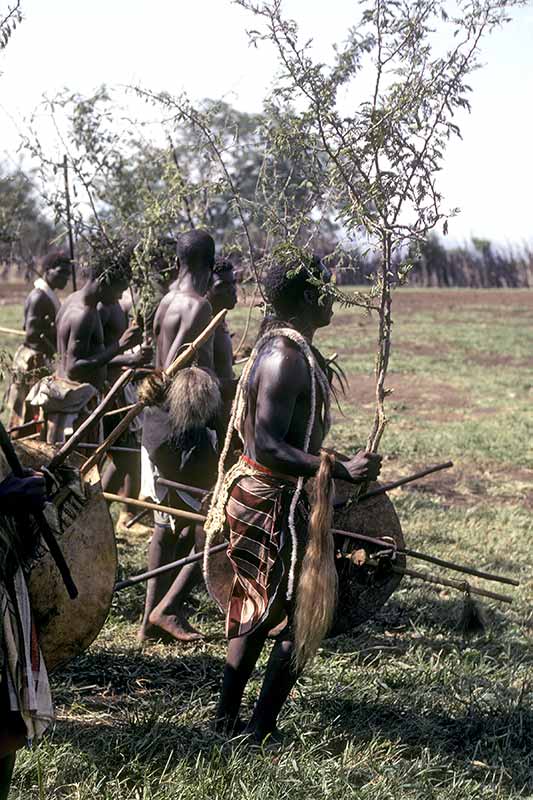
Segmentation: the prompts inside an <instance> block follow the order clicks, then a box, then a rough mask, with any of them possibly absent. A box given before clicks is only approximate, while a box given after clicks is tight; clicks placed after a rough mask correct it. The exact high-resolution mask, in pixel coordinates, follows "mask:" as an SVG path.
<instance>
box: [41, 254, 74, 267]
mask: <svg viewBox="0 0 533 800" xmlns="http://www.w3.org/2000/svg"><path fill="white" fill-rule="evenodd" d="M70 264H71V261H70V256H69V254H68V253H67V252H66V251H65V250H51V251H50V252H49V253H47V254H46V256H45V257H44V258H43V270H44V271H45V272H48V270H49V269H54V268H55V267H70Z"/></svg>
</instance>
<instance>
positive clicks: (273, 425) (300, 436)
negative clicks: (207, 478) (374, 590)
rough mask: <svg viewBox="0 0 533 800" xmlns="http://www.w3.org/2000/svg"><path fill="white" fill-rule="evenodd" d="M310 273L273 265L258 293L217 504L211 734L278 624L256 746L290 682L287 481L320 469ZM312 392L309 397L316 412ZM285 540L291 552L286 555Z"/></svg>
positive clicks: (293, 568) (326, 299)
mask: <svg viewBox="0 0 533 800" xmlns="http://www.w3.org/2000/svg"><path fill="white" fill-rule="evenodd" d="M309 277H312V278H320V279H321V280H322V281H323V282H324V284H327V282H328V281H329V280H330V275H329V272H328V270H327V269H326V268H325V267H324V266H323V265H322V264H321V262H320V261H319V260H318V259H306V260H305V262H304V263H302V264H293V265H290V266H289V267H287V266H282V265H279V266H274V267H272V268H271V269H270V271H269V272H268V274H267V275H266V277H265V280H264V290H265V294H266V297H267V300H268V301H269V303H270V304H271V305H272V307H273V309H274V312H275V317H274V318H273V319H272V320H271V321H270V322H269V324H268V325H267V326H264V328H263V336H262V337H261V338H260V341H259V343H258V346H257V347H258V350H257V351H256V356H255V357H254V361H253V362H251V363H250V372H249V373H245V376H244V379H243V382H242V384H241V387H240V388H241V389H242V391H243V392H244V395H243V397H244V402H245V405H244V418H241V420H236V423H237V427H238V428H240V431H241V435H242V436H243V443H244V455H243V457H242V459H241V462H239V465H237V467H234V468H233V470H234V471H233V472H232V476H233V477H232V482H231V484H230V485H229V498H228V500H227V503H226V505H225V516H226V520H227V524H228V526H229V528H230V548H229V550H228V555H229V557H230V560H231V563H232V566H233V570H234V574H235V579H234V582H233V585H232V590H231V596H230V601H229V607H228V613H227V620H226V632H227V636H228V638H229V646H228V656H227V662H226V668H225V671H224V677H223V684H222V691H221V696H220V701H219V706H218V713H217V726H218V727H219V729H221V730H226V731H235V730H239V729H240V728H241V729H242V725H241V723H240V721H239V718H238V715H239V710H240V706H241V701H242V697H243V692H244V689H245V687H246V684H247V682H248V680H249V678H250V676H251V674H252V672H253V669H254V667H255V665H256V662H257V659H258V658H259V655H260V653H261V651H262V649H263V647H264V645H265V642H266V638H267V635H268V632H269V631H270V630H272V629H274V628H276V627H278V626H280V625H281V626H283V628H282V631H281V633H279V635H278V636H277V639H276V641H275V643H274V646H273V649H272V651H271V654H270V658H269V661H268V665H267V669H266V673H265V678H264V681H263V685H262V688H261V692H260V695H259V698H258V700H257V703H256V706H255V709H254V712H253V716H252V719H251V721H250V723H249V725H248V727H247V730H248V733H249V734H250V735H251V736H252V737H253V738H254V739H256V740H258V741H263V740H264V739H265V738H266V737H273V738H276V735H277V727H276V724H277V718H278V714H279V712H280V710H281V708H282V706H283V704H284V703H285V701H286V699H287V697H288V695H289V692H290V691H291V689H292V687H293V686H294V684H295V681H296V679H297V677H298V672H297V670H296V668H295V665H294V659H293V654H294V635H293V626H292V622H293V612H294V605H293V604H294V601H293V600H292V597H291V598H290V599H288V597H289V594H290V590H289V585H290V584H291V581H295V590H296V591H297V589H298V575H299V565H300V564H301V561H302V558H303V552H302V551H304V550H305V542H306V536H307V512H306V508H307V502H306V498H305V492H302V494H301V495H300V500H299V501H298V502H297V505H296V507H294V506H293V499H294V497H295V492H297V491H299V490H297V485H296V483H295V482H296V479H298V478H300V477H303V478H310V477H312V476H314V475H316V473H317V471H318V469H319V466H320V464H321V458H320V455H319V451H320V448H321V446H322V442H323V439H324V436H325V433H326V428H327V417H328V414H327V407H328V405H329V403H328V398H329V386H328V379H326V378H325V376H326V375H327V366H326V363H325V361H324V359H323V358H322V356H321V355H320V353H319V352H318V351H317V350H316V348H314V347H313V346H312V341H313V337H314V334H315V332H316V331H317V329H319V328H321V327H324V326H326V325H328V324H329V322H330V320H331V316H332V302H333V301H332V299H331V297H330V296H329V295H328V294H327V293H326V294H325V295H324V296H323V297H322V298H321V297H320V291H319V289H318V288H317V287H316V286H315V285H313V283H311V282H310V281H309ZM278 331H279V332H278ZM328 377H329V376H328ZM313 385H314V390H313ZM239 391H240V390H239ZM312 391H316V407H315V408H313V407H312V404H311V397H312ZM313 419H314V423H313ZM311 424H312V431H311V435H310V437H309V436H308V426H309V425H311ZM308 439H309V440H308ZM380 461H381V457H380V456H375V455H371V454H369V453H365V452H362V453H358V454H357V455H356V456H354V457H352V458H351V459H350V460H348V461H346V462H344V463H342V462H340V461H335V463H334V465H333V473H332V474H333V477H336V478H342V479H343V480H348V481H353V482H354V483H358V482H359V483H360V482H362V481H366V480H373V479H375V478H376V476H377V475H378V473H379V469H380ZM235 470H237V472H235ZM239 470H240V472H239ZM220 496H221V497H222V498H224V495H223V494H221V495H220ZM296 497H298V495H296ZM222 508H224V506H222ZM210 517H211V511H210ZM294 540H296V542H297V553H293V541H294ZM293 556H294V560H293Z"/></svg>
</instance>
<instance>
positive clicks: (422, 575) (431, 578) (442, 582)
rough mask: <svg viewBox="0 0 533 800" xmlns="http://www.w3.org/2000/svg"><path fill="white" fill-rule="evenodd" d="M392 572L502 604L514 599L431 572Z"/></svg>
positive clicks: (404, 570) (395, 570) (397, 568)
mask: <svg viewBox="0 0 533 800" xmlns="http://www.w3.org/2000/svg"><path fill="white" fill-rule="evenodd" d="M391 569H392V571H393V572H395V573H396V574H397V575H407V576H408V577H409V578H418V579H419V580H421V581H425V582H426V583H433V584H435V586H449V587H451V588H452V589H458V590H459V591H461V592H469V593H470V594H478V595H480V597H490V599H491V600H499V601H500V602H501V603H509V604H510V603H512V602H513V598H512V597H509V595H508V594H497V593H496V592H489V591H488V590H487V589H478V588H477V586H472V585H471V584H470V583H468V581H454V580H451V579H450V578H437V577H436V576H435V575H432V574H431V573H430V572H419V571H418V570H414V569H401V568H400V567H394V566H393V567H391Z"/></svg>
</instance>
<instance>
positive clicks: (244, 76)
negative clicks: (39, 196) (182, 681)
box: [0, 0, 533, 243]
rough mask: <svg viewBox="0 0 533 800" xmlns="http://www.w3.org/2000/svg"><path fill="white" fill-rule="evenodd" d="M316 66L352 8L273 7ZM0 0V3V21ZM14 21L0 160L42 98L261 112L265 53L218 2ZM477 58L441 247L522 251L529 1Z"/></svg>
mask: <svg viewBox="0 0 533 800" xmlns="http://www.w3.org/2000/svg"><path fill="white" fill-rule="evenodd" d="M284 5H285V8H286V10H287V12H288V14H289V15H290V16H292V17H294V18H295V19H297V20H298V22H299V23H300V25H301V29H302V33H303V34H304V35H305V36H306V37H313V39H314V42H315V49H316V53H317V55H318V56H319V57H320V58H321V59H324V60H327V59H328V57H329V54H330V52H331V45H332V44H333V42H335V41H340V40H342V39H343V37H344V35H345V31H346V29H347V27H348V26H349V25H350V24H352V23H353V21H354V20H355V19H356V15H357V2H356V0H328V2H327V3H322V2H321V3H318V2H316V0H285V4H284ZM5 7H6V0H0V10H4V9H5ZM22 7H23V13H24V16H25V19H24V21H23V23H22V24H21V25H20V27H19V28H18V29H17V30H16V31H15V33H14V35H13V37H12V39H11V41H10V43H9V45H8V47H7V48H6V50H5V51H4V53H3V55H2V56H1V57H0V71H1V72H2V73H3V74H2V75H1V77H0V126H1V130H2V139H1V140H0V158H1V157H2V154H4V155H5V156H6V157H16V156H15V152H16V148H17V142H18V134H17V129H20V130H22V129H24V118H25V117H27V116H28V115H29V114H30V113H31V112H32V110H33V109H34V108H35V106H36V105H37V104H38V103H39V100H40V98H41V96H42V95H43V93H46V94H47V95H48V96H52V95H54V94H55V93H56V92H57V91H58V90H60V89H61V88H63V87H64V86H68V87H69V88H71V89H72V90H76V91H79V92H82V93H86V92H87V93H88V92H90V91H92V90H93V89H94V88H95V87H97V86H98V85H100V84H101V83H106V84H108V85H110V86H113V85H118V84H137V83H141V84H142V85H143V86H145V87H148V88H152V89H155V90H162V89H165V90H168V91H170V92H173V93H178V92H179V91H181V90H185V91H186V92H187V93H188V94H189V95H190V96H191V97H192V98H193V99H201V98H204V97H211V98H219V97H224V98H225V99H227V100H228V102H231V103H233V104H234V105H236V106H237V107H238V108H240V109H242V110H248V111H258V110H260V109H261V102H262V98H263V96H264V94H265V91H266V90H267V89H268V87H269V85H270V82H271V80H272V77H273V75H274V73H275V70H276V61H275V55H274V52H273V50H271V49H270V47H269V46H268V45H263V46H261V47H260V48H259V49H255V48H252V47H250V46H249V44H248V38H247V35H246V28H250V27H257V24H256V21H255V20H254V19H253V18H252V17H251V16H250V15H249V14H247V13H246V12H244V11H243V10H242V9H240V8H239V7H237V6H235V5H234V4H233V3H231V2H230V0H194V2H187V1H186V0H91V2H82V0H22ZM513 16H514V18H513V21H512V22H511V23H509V24H508V25H506V26H505V27H504V28H503V29H501V30H499V31H497V32H496V33H495V34H494V35H493V36H492V37H491V38H490V39H488V40H487V41H486V42H485V44H484V46H483V49H482V60H483V61H484V62H485V63H486V66H485V67H484V68H483V69H482V70H480V71H478V72H477V73H475V74H474V76H473V77H472V78H471V80H470V83H471V85H472V87H473V90H474V91H473V95H472V114H471V115H468V114H465V115H464V116H462V118H460V119H459V120H458V122H459V125H460V127H461V129H462V132H463V141H454V142H453V143H452V144H451V145H450V147H449V150H448V154H447V158H446V165H445V169H444V170H443V173H442V176H441V180H440V188H441V190H442V191H443V193H444V196H445V198H446V201H447V204H448V205H449V206H450V207H454V206H458V207H460V208H461V210H462V213H461V215H460V216H459V217H458V218H456V219H455V220H452V221H451V224H450V236H451V237H452V238H453V239H457V240H461V239H464V238H467V237H469V236H470V235H475V236H481V237H486V238H490V239H493V240H495V241H499V242H502V243H505V242H512V243H520V242H523V241H525V240H528V241H532V240H533V217H532V203H531V196H532V193H533V155H532V151H533V148H532V139H533V125H532V112H531V102H532V98H533V0H532V1H531V2H529V3H528V5H527V6H526V7H525V8H522V9H520V10H518V11H515V12H514V15H513Z"/></svg>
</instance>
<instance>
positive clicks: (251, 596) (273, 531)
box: [226, 465, 308, 639]
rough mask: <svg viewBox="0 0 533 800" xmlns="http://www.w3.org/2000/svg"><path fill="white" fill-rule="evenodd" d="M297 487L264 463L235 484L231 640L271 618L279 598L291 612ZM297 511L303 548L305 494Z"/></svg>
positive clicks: (230, 519)
mask: <svg viewBox="0 0 533 800" xmlns="http://www.w3.org/2000/svg"><path fill="white" fill-rule="evenodd" d="M254 466H256V467H259V465H254ZM295 488H296V487H295V484H294V482H293V481H292V480H291V479H290V478H288V477H281V476H277V475H273V474H272V473H270V472H269V471H268V470H266V469H265V468H260V467H259V470H258V474H255V475H252V476H250V475H246V476H244V477H241V478H239V479H238V480H237V481H236V482H235V483H234V484H233V486H232V488H231V491H230V495H229V499H228V502H227V504H226V520H227V523H228V526H229V529H230V537H229V538H230V546H229V548H228V551H227V552H228V558H229V559H230V561H231V564H232V566H233V570H234V572H235V577H234V579H233V584H232V588H231V594H230V600H229V605H228V612H227V617H226V636H227V637H228V639H233V638H234V637H236V636H245V635H246V634H249V633H252V632H253V631H254V630H255V629H256V628H257V627H258V626H259V625H261V623H262V622H264V620H265V619H266V618H267V617H268V614H269V612H270V609H271V608H272V604H273V603H274V601H276V600H278V601H281V603H282V604H283V603H285V604H287V613H288V614H290V609H289V608H288V603H287V600H286V594H287V581H288V573H289V568H290V557H291V533H290V529H289V509H290V504H291V500H292V497H293V495H294V491H295ZM296 516H297V523H296V529H297V531H298V534H299V543H298V544H299V549H300V546H301V547H302V548H303V546H304V544H305V539H306V532H307V516H308V503H307V497H306V496H305V494H303V495H302V498H301V500H300V502H299V504H298V507H297V515H296Z"/></svg>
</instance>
